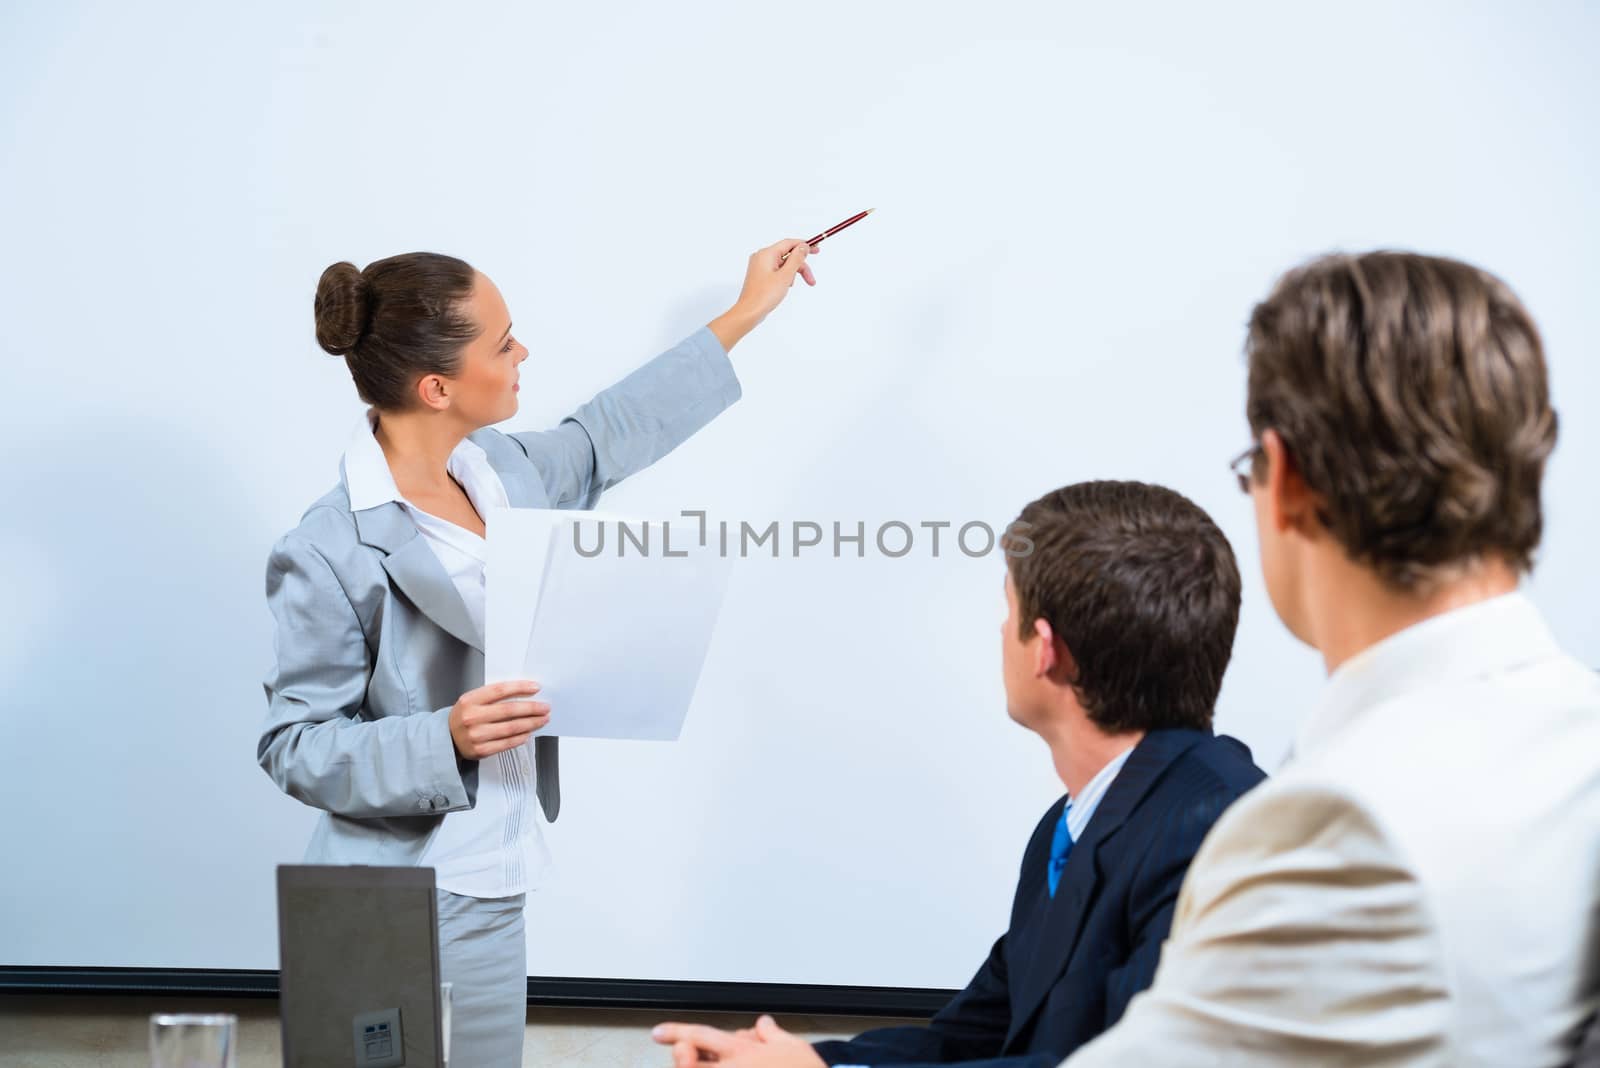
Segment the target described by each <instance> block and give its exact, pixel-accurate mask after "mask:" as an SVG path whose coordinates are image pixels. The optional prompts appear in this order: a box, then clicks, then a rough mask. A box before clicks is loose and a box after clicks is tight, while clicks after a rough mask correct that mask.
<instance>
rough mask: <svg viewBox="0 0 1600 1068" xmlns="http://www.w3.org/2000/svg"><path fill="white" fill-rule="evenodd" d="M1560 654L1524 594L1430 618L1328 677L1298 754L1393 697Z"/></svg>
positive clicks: (1298, 736)
mask: <svg viewBox="0 0 1600 1068" xmlns="http://www.w3.org/2000/svg"><path fill="white" fill-rule="evenodd" d="M1560 654H1561V648H1560V646H1558V645H1557V644H1556V640H1555V636H1554V635H1553V634H1551V633H1550V628H1549V627H1548V626H1547V625H1546V624H1545V622H1544V618H1543V617H1542V616H1541V615H1540V614H1539V610H1538V609H1537V608H1535V607H1534V605H1533V602H1532V601H1530V600H1528V598H1527V597H1526V596H1524V595H1523V594H1522V593H1520V592H1512V593H1507V594H1502V595H1501V596H1499V597H1491V598H1489V599H1488V600H1485V601H1479V602H1477V603H1475V604H1470V605H1467V606H1466V607H1465V608H1458V609H1455V610H1454V611H1450V612H1445V613H1443V614H1441V615H1437V616H1434V617H1432V618H1430V619H1425V620H1423V621H1422V622H1421V623H1416V624H1413V625H1412V626H1409V627H1407V628H1406V629H1405V630H1402V631H1400V632H1398V633H1396V634H1392V635H1390V636H1389V637H1387V638H1385V639H1383V641H1380V642H1378V643H1377V644H1375V645H1371V646H1368V647H1367V648H1366V649H1363V650H1362V651H1361V652H1359V653H1357V654H1356V655H1355V656H1353V657H1351V658H1350V659H1349V660H1347V661H1345V662H1344V663H1343V664H1340V665H1339V667H1338V668H1337V669H1336V670H1335V671H1334V672H1333V674H1331V675H1329V676H1328V681H1327V683H1326V684H1324V686H1323V689H1322V695H1321V697H1320V698H1319V700H1318V702H1317V706H1316V708H1315V709H1314V710H1313V711H1312V713H1311V715H1309V716H1307V717H1306V719H1305V721H1304V722H1303V723H1302V724H1301V725H1300V730H1299V731H1298V733H1297V734H1296V736H1295V742H1294V749H1293V752H1294V754H1295V755H1296V756H1297V757H1298V756H1302V755H1305V754H1306V753H1310V752H1313V751H1315V749H1316V748H1317V747H1318V746H1321V745H1323V744H1325V743H1326V742H1328V741H1329V740H1330V739H1331V738H1333V737H1334V736H1335V735H1336V734H1338V733H1339V732H1340V731H1341V730H1342V729H1344V728H1345V727H1347V726H1349V725H1350V724H1351V723H1354V722H1355V721H1356V720H1357V719H1358V718H1360V716H1361V715H1363V714H1364V713H1366V712H1367V711H1369V710H1370V709H1372V708H1373V707H1375V706H1376V705H1378V704H1381V703H1382V702H1384V701H1386V700H1388V699H1390V698H1392V697H1396V696H1399V695H1401V694H1404V693H1408V692H1411V691H1414V690H1418V689H1422V688H1424V687H1432V686H1440V685H1448V684H1449V683H1451V682H1453V681H1458V680H1463V679H1470V678H1481V677H1483V676H1485V675H1491V674H1496V673H1499V672H1503V671H1508V670H1510V669H1512V668H1514V667H1517V666H1518V665H1521V664H1526V663H1529V662H1532V661H1537V660H1542V659H1545V658H1548V657H1552V656H1559V655H1560Z"/></svg>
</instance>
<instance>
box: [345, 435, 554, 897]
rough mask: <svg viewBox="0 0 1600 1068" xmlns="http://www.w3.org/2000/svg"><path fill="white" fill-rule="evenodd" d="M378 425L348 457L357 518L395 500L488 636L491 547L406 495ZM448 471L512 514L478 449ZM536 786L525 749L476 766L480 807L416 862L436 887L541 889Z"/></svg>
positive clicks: (479, 499)
mask: <svg viewBox="0 0 1600 1068" xmlns="http://www.w3.org/2000/svg"><path fill="white" fill-rule="evenodd" d="M377 421H378V420H377V411H376V409H372V408H369V409H367V413H366V415H364V416H363V417H362V419H361V422H360V424H359V425H358V426H357V427H356V430H355V433H354V434H353V435H352V436H351V439H350V444H349V446H348V447H347V448H346V449H345V454H344V463H345V478H346V480H347V482H348V484H349V489H350V510H351V511H353V512H359V511H361V510H362V509H365V508H374V507H376V506H378V505H380V504H387V503H389V502H390V501H398V502H399V503H400V505H401V506H402V507H403V508H405V510H406V514H407V515H409V516H410V517H411V519H412V520H413V521H414V522H415V523H416V524H417V530H418V531H419V532H420V533H421V535H422V537H423V538H424V539H426V540H427V543H428V546H429V548H431V549H432V550H433V552H434V555H435V556H437V557H438V558H439V563H440V564H442V565H443V567H444V570H445V573H446V574H448V575H449V576H450V580H451V582H452V583H454V585H455V588H456V590H457V592H459V593H460V594H461V600H462V601H463V602H465V604H466V607H467V614H468V615H469V616H471V618H472V621H473V623H474V624H476V625H477V627H478V630H479V632H480V633H481V632H482V630H483V614H484V561H485V548H486V546H487V542H486V541H485V540H484V539H483V538H480V537H479V536H478V535H476V534H474V533H473V532H472V531H470V530H467V529H466V528H464V527H460V526H457V525H456V524H454V523H452V522H450V521H449V520H447V519H441V518H439V517H438V516H436V515H432V514H431V513H428V512H425V511H423V510H422V509H421V508H418V507H417V506H416V505H414V504H412V503H411V502H410V501H408V500H406V499H405V498H404V497H402V496H401V495H400V490H399V488H398V487H397V486H396V485H395V481H394V474H393V472H391V471H390V470H389V462H388V460H387V459H386V458H385V457H384V455H383V447H382V446H381V445H379V444H378V439H377V438H376V437H375V436H374V434H373V431H374V429H376V427H377ZM445 468H446V470H447V471H449V472H450V474H451V476H453V477H454V478H455V480H456V481H457V482H459V483H461V487H462V488H463V489H465V490H466V491H467V497H468V498H469V499H470V500H471V501H472V506H473V507H474V508H475V509H477V511H478V514H479V515H480V516H483V517H484V518H485V520H487V517H488V514H489V512H490V511H492V510H493V509H496V508H507V507H510V502H509V501H508V500H507V499H506V490H505V486H504V485H503V484H502V483H501V481H500V476H499V475H498V474H496V473H495V470H494V468H493V467H492V466H491V465H490V463H489V460H488V457H487V456H486V455H485V454H484V451H483V450H482V449H481V448H479V447H478V446H477V445H476V444H475V443H473V442H472V441H469V440H467V439H466V438H463V439H462V440H461V444H459V445H457V446H456V448H455V450H454V451H453V452H451V454H450V458H449V460H448V461H447V462H446V465H445ZM532 784H533V768H532V762H531V761H530V760H529V758H528V747H527V746H526V745H519V746H517V747H515V748H513V749H507V750H505V751H503V752H500V753H496V754H495V755H493V756H491V757H488V758H487V759H485V760H482V761H480V762H479V764H478V797H477V803H476V804H475V805H474V806H473V807H472V808H470V809H467V810H465V811H459V812H450V813H446V814H445V817H444V821H443V823H441V824H440V825H439V827H438V829H437V830H436V831H435V832H434V835H433V837H432V838H431V839H430V840H429V842H428V847H427V850H426V851H425V852H424V853H423V856H422V859H421V861H420V862H419V863H420V865H421V866H423V867H432V868H434V869H435V872H436V879H437V884H438V886H439V889H441V890H447V891H449V892H450V893H453V894H461V895H463V896H466V897H477V898H495V897H510V896H512V895H514V894H520V893H524V892H525V891H528V890H531V889H534V888H535V887H536V886H537V885H538V883H539V880H540V879H541V877H542V876H544V875H545V874H546V873H547V872H548V871H549V869H550V852H549V849H548V848H547V847H546V845H545V841H544V832H543V830H542V828H541V827H540V819H541V818H542V817H541V816H540V815H539V813H538V806H537V805H535V804H533V803H532V801H533V796H534V795H533V789H532Z"/></svg>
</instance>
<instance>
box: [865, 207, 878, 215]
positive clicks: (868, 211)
mask: <svg viewBox="0 0 1600 1068" xmlns="http://www.w3.org/2000/svg"><path fill="white" fill-rule="evenodd" d="M877 210H878V209H877V208H868V209H867V214H868V215H871V214H872V213H873V212H875V211H877Z"/></svg>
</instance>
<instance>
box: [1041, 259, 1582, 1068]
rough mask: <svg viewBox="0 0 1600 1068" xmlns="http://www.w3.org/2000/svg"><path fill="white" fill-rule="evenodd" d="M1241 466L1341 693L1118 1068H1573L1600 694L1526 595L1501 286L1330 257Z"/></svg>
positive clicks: (1266, 374)
mask: <svg viewBox="0 0 1600 1068" xmlns="http://www.w3.org/2000/svg"><path fill="white" fill-rule="evenodd" d="M1246 351H1247V354H1248V357H1249V387H1248V389H1249V396H1248V400H1247V402H1246V414H1247V416H1248V419H1249V422H1250V429H1251V433H1252V434H1253V435H1254V438H1255V441H1254V443H1253V444H1252V445H1251V447H1250V448H1249V449H1248V450H1246V452H1245V453H1244V454H1243V455H1241V456H1240V457H1239V458H1238V459H1237V460H1236V462H1235V468H1234V470H1235V474H1236V475H1238V476H1239V483H1240V488H1241V489H1243V490H1244V491H1245V492H1246V493H1248V494H1249V495H1250V497H1251V500H1252V503H1253V504H1254V507H1255V513H1256V528H1257V533H1258V536H1259V539H1260V544H1261V568H1262V572H1263V574H1264V577H1265V579H1266V584H1267V591H1268V593H1269V595H1270V596H1271V599H1272V603H1273V607H1274V608H1275V609H1276V610H1277V613H1278V615H1279V617H1280V618H1281V619H1282V620H1283V622H1284V624H1285V625H1286V626H1287V627H1288V628H1289V630H1290V631H1291V632H1293V633H1294V635H1295V636H1296V637H1298V638H1299V639H1301V640H1302V641H1304V642H1306V643H1307V644H1308V645H1311V646H1313V647H1314V648H1316V649H1317V650H1318V651H1319V652H1320V653H1321V654H1322V657H1323V661H1324V664H1325V666H1326V668H1327V671H1328V681H1327V683H1326V684H1325V685H1324V687H1323V691H1322V694H1321V696H1320V697H1319V699H1318V700H1317V702H1316V703H1315V705H1314V706H1313V707H1312V709H1311V711H1310V714H1309V715H1306V716H1303V717H1302V718H1301V721H1300V725H1299V730H1298V732H1297V734H1296V737H1295V741H1294V746H1293V750H1292V753H1291V756H1290V759H1289V761H1288V762H1287V764H1286V765H1285V767H1284V769H1283V770H1282V772H1281V773H1280V774H1279V775H1277V776H1276V777H1275V778H1273V779H1272V780H1271V781H1270V782H1269V783H1267V784H1266V785H1264V786H1263V787H1261V788H1260V789H1259V790H1256V791H1254V792H1253V793H1252V794H1250V795H1249V796H1248V797H1246V798H1244V799H1243V800H1241V802H1240V803H1239V804H1238V805H1236V806H1235V807H1234V808H1233V809H1232V810H1230V811H1229V812H1228V813H1227V814H1226V815H1224V817H1223V818H1222V819H1221V820H1220V821H1218V824H1217V826H1216V828H1215V829H1214V830H1213V831H1212V833H1211V836H1210V837H1209V838H1208V839H1207V840H1206V843H1205V845H1204V846H1203V847H1202V848H1201V851H1200V853H1199V855H1198V856H1197V857H1196V858H1195V862H1194V865H1193V866H1192V867H1191V868H1190V870H1189V876H1188V879H1187V881H1186V882H1185V884H1184V890H1183V895H1182V897H1181V898H1180V900H1179V903H1178V913H1177V916H1176V918H1175V920H1174V923H1173V930H1172V936H1171V939H1170V940H1169V941H1168V943H1167V946H1166V949H1165V951H1164V953H1163V955H1162V960H1161V967H1160V969H1159V970H1158V971H1157V974H1156V978H1155V983H1154V985H1153V986H1152V987H1151V989H1150V990H1149V991H1148V992H1146V993H1145V994H1144V995H1142V996H1141V997H1139V998H1136V999H1134V1002H1133V1004H1132V1005H1131V1006H1130V1007H1129V1009H1128V1012H1127V1014H1126V1015H1125V1016H1124V1017H1123V1019H1122V1021H1121V1022H1120V1024H1119V1025H1118V1026H1117V1027H1115V1028H1114V1029H1112V1030H1111V1031H1109V1032H1108V1033H1107V1034H1105V1035H1104V1036H1102V1037H1101V1038H1100V1039H1099V1040H1098V1041H1096V1042H1093V1043H1091V1044H1089V1045H1088V1046H1086V1047H1084V1049H1083V1050H1081V1051H1080V1052H1079V1054H1078V1055H1077V1056H1074V1057H1073V1058H1071V1059H1070V1060H1069V1061H1068V1062H1067V1065H1068V1066H1069V1068H1091V1066H1100V1065H1136V1066H1138V1068H1159V1066H1165V1065H1180V1064H1181V1065H1196V1064H1227V1065H1230V1066H1231V1065H1258V1064H1287V1063H1296V1064H1302V1063H1304V1064H1311V1063H1314V1064H1334V1063H1338V1064H1362V1065H1389V1064H1406V1065H1420V1064H1439V1065H1453V1066H1477V1065H1481V1066H1483V1068H1491V1066H1493V1068H1503V1066H1509V1065H1529V1066H1532V1065H1553V1064H1564V1063H1567V1061H1568V1059H1569V1058H1570V1057H1571V1056H1572V1052H1573V1050H1574V1049H1575V1047H1576V1044H1577V1041H1578V1037H1579V1034H1580V1031H1581V1028H1582V1026H1583V1023H1584V1021H1585V1019H1586V1018H1587V1017H1589V1016H1590V1015H1591V1014H1592V1013H1593V1012H1594V1010H1595V1007H1596V1000H1597V996H1596V995H1597V985H1596V984H1597V980H1600V976H1597V975H1596V973H1595V970H1594V960H1595V957H1594V954H1595V953H1596V951H1597V949H1600V928H1597V924H1596V914H1597V913H1596V910H1597V905H1600V679H1597V678H1596V676H1595V674H1594V673H1593V672H1591V671H1589V670H1587V669H1586V668H1585V666H1584V665H1582V664H1581V663H1579V662H1578V661H1576V660H1574V659H1572V658H1571V657H1569V656H1567V655H1565V654H1564V653H1563V652H1562V650H1561V648H1560V646H1559V645H1558V644H1557V643H1556V640H1555V638H1554V637H1553V636H1552V635H1551V633H1550V631H1549V629H1548V628H1547V627H1546V625H1545V623H1544V621H1543V619H1541V618H1540V614H1539V611H1538V610H1537V609H1536V608H1535V607H1534V606H1533V604H1532V602H1531V601H1529V600H1528V599H1527V598H1526V597H1525V596H1524V595H1523V594H1522V593H1520V592H1518V585H1519V580H1520V578H1521V576H1522V575H1524V574H1526V573H1527V572H1528V571H1529V570H1530V569H1531V567H1532V565H1533V555H1534V550H1535V549H1536V548H1537V546H1538V544H1539V538H1540V534H1541V530H1542V525H1543V515H1542V511H1541V507H1540V483H1541V480H1542V477H1543V473H1544V465H1545V460H1546V458H1547V457H1548V456H1549V455H1550V452H1551V450H1552V448H1554V446H1555V441H1556V416H1555V413H1554V411H1553V410H1552V408H1551V406H1550V397H1549V390H1548V386H1547V383H1546V374H1545V364H1544V354H1543V349H1542V347H1541V343H1540V339H1539V334H1538V331H1537V330H1536V328H1535V327H1534V324H1533V321H1532V319H1531V318H1530V317H1529V316H1528V313H1527V312H1526V310H1524V308H1523V307H1522V304H1521V303H1520V302H1519V301H1518V300H1517V298H1516V296H1515V295H1514V294H1513V293H1512V292H1511V290H1510V289H1508V288H1507V287H1506V286H1505V284H1504V283H1502V282H1501V281H1500V280H1499V279H1497V278H1495V277H1494V276H1492V275H1490V274H1488V273H1487V272H1485V271H1482V270H1479V269H1478V268H1475V267H1472V266H1469V265H1467V264H1464V263H1459V262H1456V261H1453V260H1447V259H1440V258H1435V257H1428V256H1418V255H1408V254H1401V253H1387V252H1379V253H1371V254H1368V255H1363V256H1355V257H1352V256H1329V257H1325V258H1322V259H1319V260H1315V261H1313V262H1311V263H1309V264H1306V265H1305V266H1303V267H1301V268H1299V269H1297V270H1294V271H1291V272H1290V273H1289V274H1288V275H1287V276H1285V277H1284V278H1283V279H1282V280H1281V281H1280V282H1279V283H1278V285H1277V287H1276V288H1275V289H1274V290H1273V292H1272V293H1271V295H1270V296H1268V298H1267V299H1266V300H1265V301H1264V302H1263V303H1261V304H1260V305H1259V306H1257V308H1256V309H1255V313H1254V315H1253V316H1252V317H1251V321H1250V330H1249V338H1248V342H1247V346H1246Z"/></svg>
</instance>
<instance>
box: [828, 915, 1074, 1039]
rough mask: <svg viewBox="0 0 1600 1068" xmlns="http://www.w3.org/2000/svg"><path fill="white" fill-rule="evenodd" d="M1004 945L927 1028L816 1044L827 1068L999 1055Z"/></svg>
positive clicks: (1005, 999)
mask: <svg viewBox="0 0 1600 1068" xmlns="http://www.w3.org/2000/svg"><path fill="white" fill-rule="evenodd" d="M1005 943H1006V940H1005V936H1003V935H1002V936H1001V937H1000V938H999V939H998V940H997V941H996V942H995V944H994V948H993V949H992V950H990V952H989V957H988V959H987V960H985V961H984V962H983V965H982V966H981V967H979V969H978V973H977V974H976V975H974V976H973V977H972V981H971V982H970V983H968V984H967V986H966V989H964V990H962V991H961V992H960V993H959V994H957V995H956V996H955V997H954V998H952V999H951V1001H950V1003H949V1004H948V1005H946V1006H945V1007H944V1008H943V1009H941V1010H939V1014H938V1015H937V1016H935V1017H934V1018H933V1020H932V1021H931V1022H930V1023H929V1024H928V1026H927V1027H880V1028H878V1029H877V1030H875V1031H867V1032H865V1033H863V1034H861V1035H858V1036H856V1037H855V1038H853V1039H851V1040H850V1041H848V1042H818V1043H816V1050H817V1054H818V1055H819V1056H820V1057H821V1058H822V1059H823V1060H824V1061H826V1062H827V1063H828V1064H870V1065H879V1064H885V1065H888V1064H893V1065H901V1064H914V1063H917V1062H929V1063H933V1064H946V1063H950V1062H953V1061H966V1060H971V1059H973V1058H981V1057H993V1056H995V1055H996V1054H998V1053H999V1052H1000V1049H1001V1047H1002V1046H1004V1045H1005V1040H1006V1032H1007V1031H1008V1030H1009V1028H1010V1024H1011V996H1010V993H1009V989H1010V988H1009V984H1008V978H1007V975H1006V955H1005V948H1006V946H1005ZM1005 1063H1008V1064H1009V1063H1010V1061H1009V1060H1008V1061H1007V1062H1005ZM1045 1063H1046V1064H1049V1063H1050V1059H1049V1058H1046V1060H1045Z"/></svg>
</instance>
